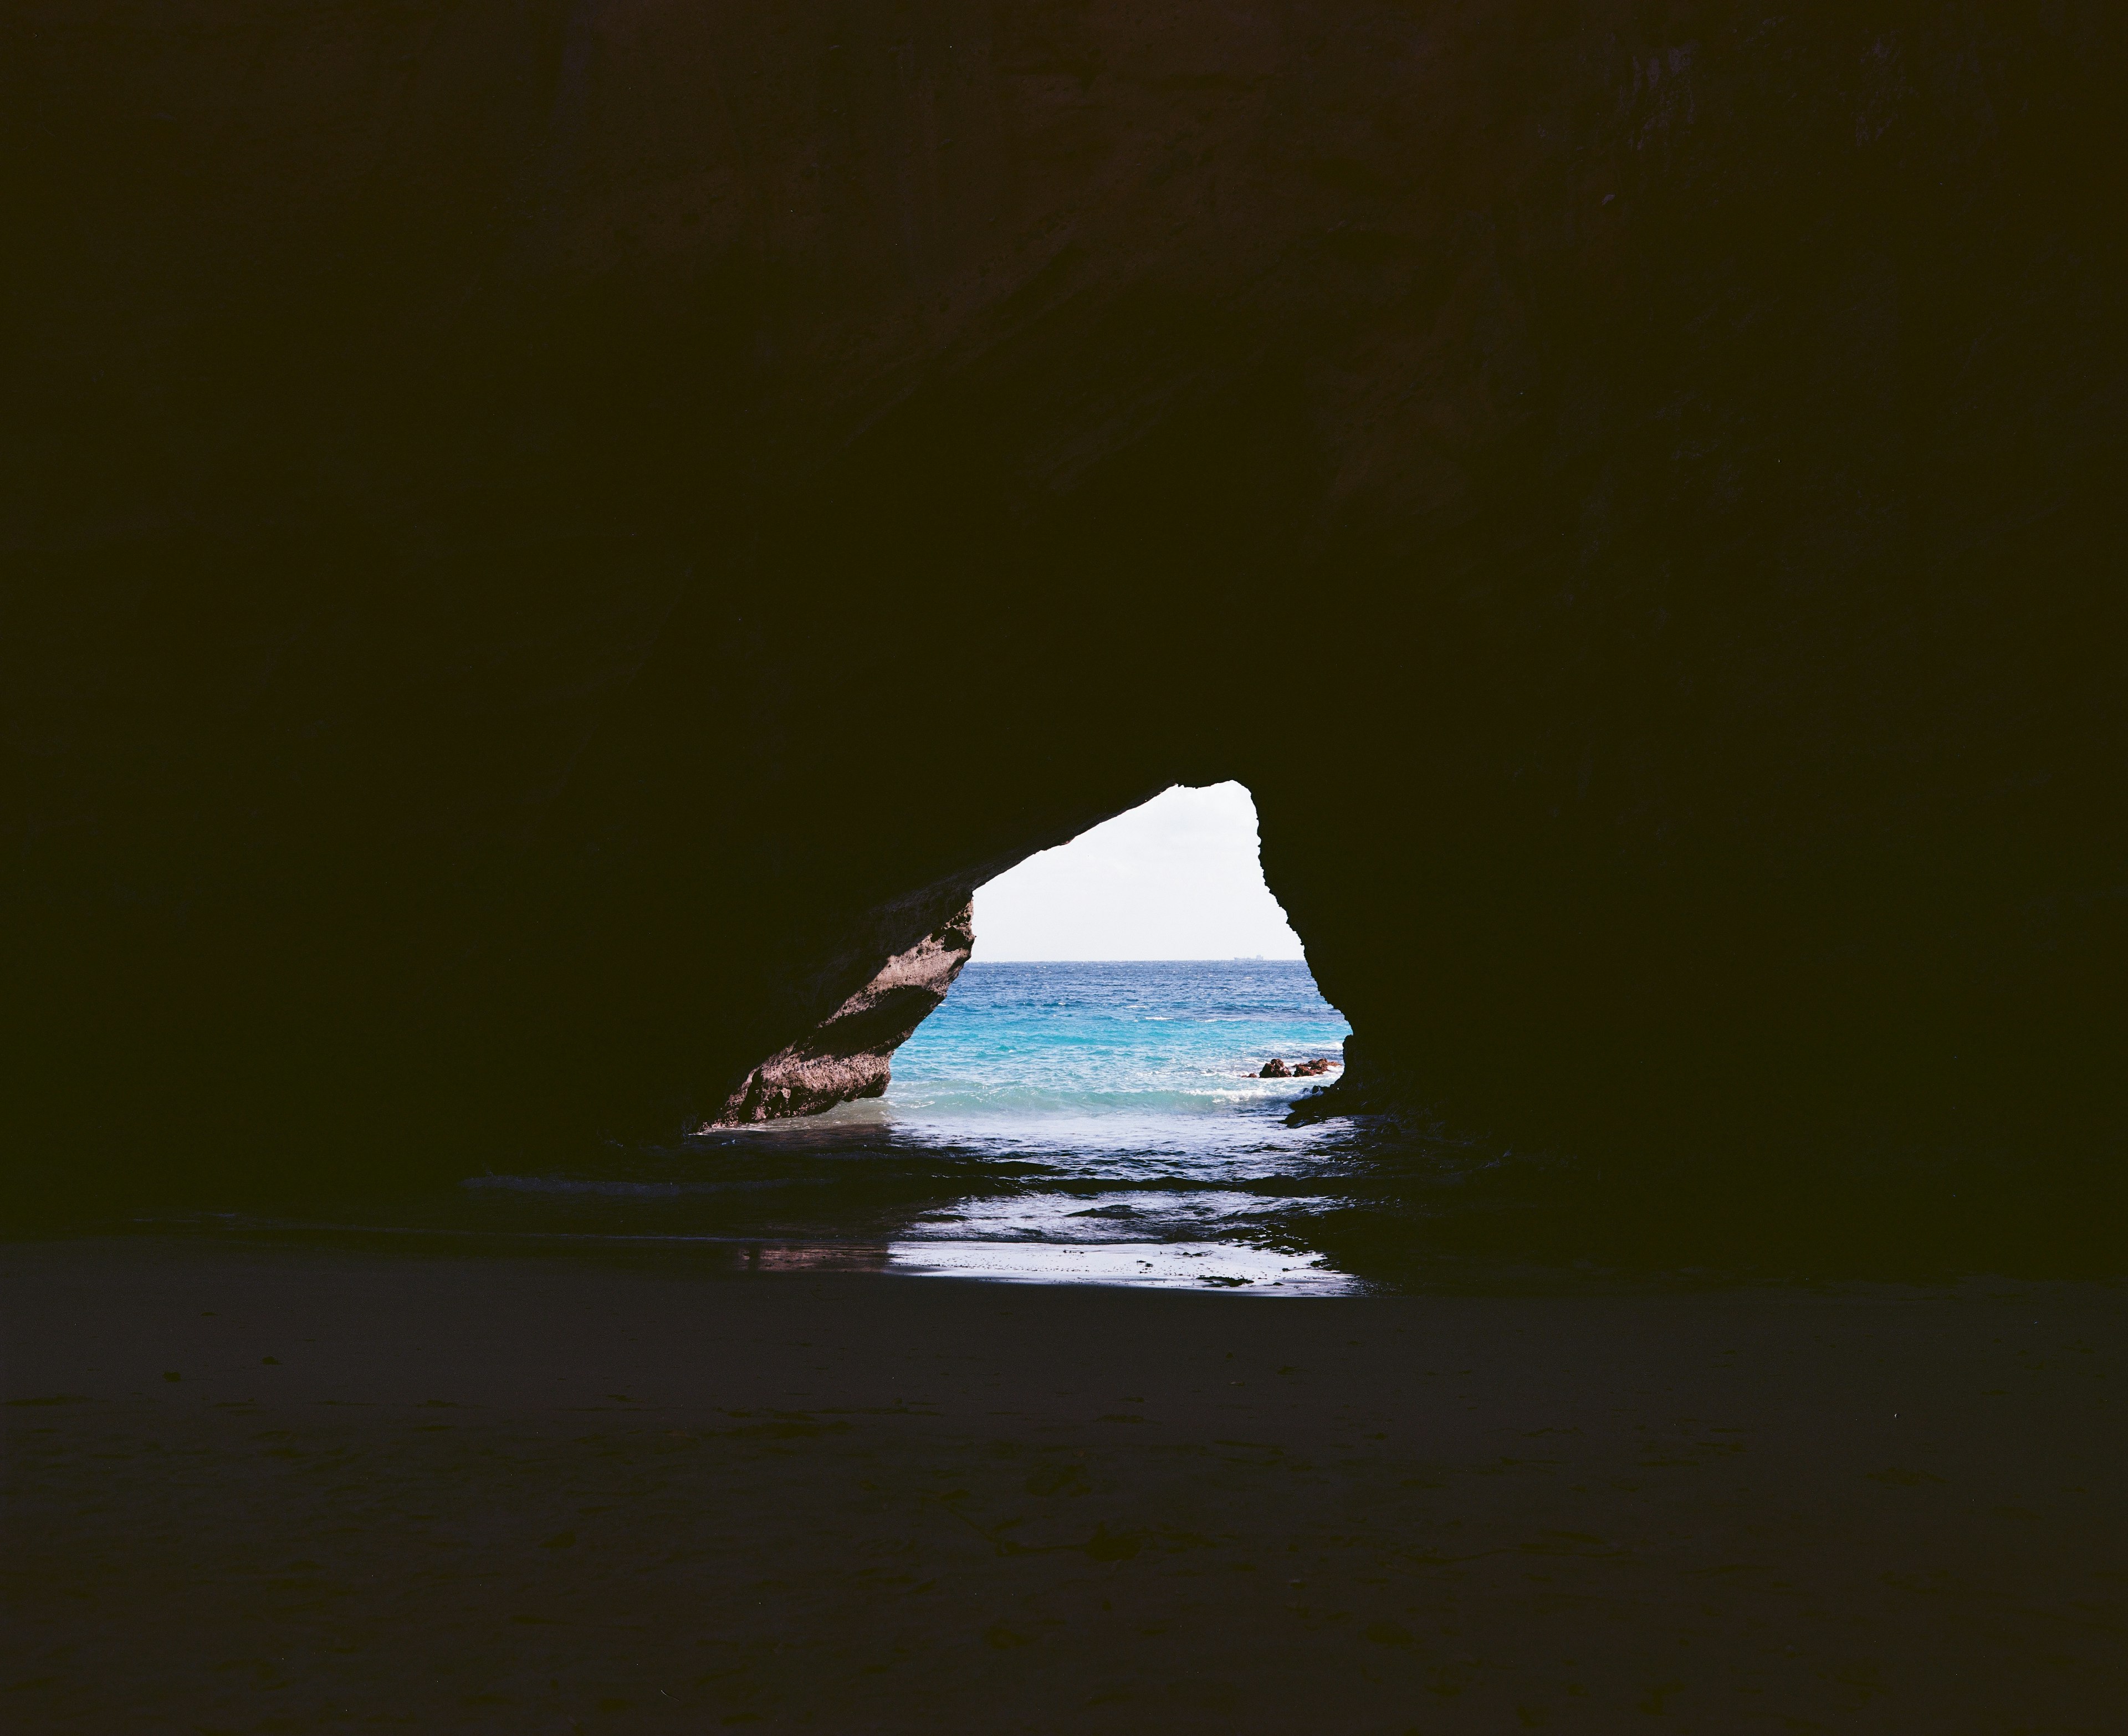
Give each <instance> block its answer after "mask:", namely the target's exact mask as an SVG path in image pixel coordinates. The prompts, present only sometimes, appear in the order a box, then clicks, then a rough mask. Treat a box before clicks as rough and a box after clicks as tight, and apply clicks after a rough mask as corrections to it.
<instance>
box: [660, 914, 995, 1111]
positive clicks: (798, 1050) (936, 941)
mask: <svg viewBox="0 0 2128 1736" xmlns="http://www.w3.org/2000/svg"><path fill="white" fill-rule="evenodd" d="M974 918H975V910H974V907H973V906H972V905H969V906H966V907H964V908H962V911H961V913H960V914H959V915H957V916H956V917H955V918H953V919H952V921H951V922H950V923H947V924H946V925H945V926H944V927H942V928H940V929H938V930H937V931H936V932H933V933H931V934H927V935H925V936H924V938H923V939H922V940H920V941H919V942H917V943H916V944H915V945H914V946H911V947H910V949H909V950H908V951H906V952H898V953H896V954H895V956H893V957H892V958H891V959H889V960H887V961H886V965H885V966H884V967H882V968H881V971H880V973H879V975H877V976H876V977H874V978H873V979H872V980H871V981H870V982H868V983H867V984H865V985H864V987H863V988H862V989H858V990H857V993H856V994H853V995H852V996H851V997H850V998H848V1000H846V1001H844V1002H843V1004H842V1005H841V1006H839V1007H838V1008H836V1009H835V1010H834V1012H833V1013H829V1015H828V1017H826V1018H824V1019H823V1020H822V1021H821V1022H819V1024H818V1025H816V1026H815V1027H813V1028H812V1029H811V1030H810V1031H809V1032H806V1033H805V1036H802V1037H800V1038H799V1039H798V1041H796V1042H795V1043H791V1044H790V1045H788V1046H786V1047H784V1048H782V1049H779V1050H778V1051H777V1052H776V1053H775V1054H774V1055H771V1056H770V1057H769V1058H768V1059H767V1060H765V1061H763V1062H762V1064H761V1065H759V1066H758V1067H756V1068H755V1069H754V1070H753V1072H752V1073H750V1074H748V1075H747V1078H746V1082H745V1084H743V1085H741V1086H740V1087H739V1089H738V1090H736V1091H734V1093H732V1094H731V1095H730V1097H729V1098H726V1099H725V1101H724V1107H723V1108H721V1109H720V1110H719V1111H718V1112H717V1113H716V1114H715V1116H714V1117H712V1118H711V1119H710V1122H709V1123H708V1125H707V1127H704V1128H703V1129H701V1131H704V1132H706V1131H709V1128H710V1127H739V1126H740V1125H742V1124H743V1123H745V1122H765V1121H774V1120H776V1119H777V1117H781V1116H787V1115H816V1114H818V1113H819V1112H820V1111H821V1110H823V1109H832V1108H834V1106H835V1105H836V1104H837V1103H848V1102H851V1101H852V1100H853V1099H854V1098H861V1097H884V1096H885V1095H886V1088H887V1084H888V1083H889V1081H890V1079H891V1077H892V1068H891V1062H892V1060H893V1057H894V1051H895V1050H897V1049H899V1048H900V1046H902V1045H903V1044H904V1043H905V1042H907V1041H909V1036H910V1032H913V1031H914V1030H915V1028H916V1027H918V1026H919V1025H920V1024H922V1023H923V1022H924V1019H925V1018H926V1017H928V1016H929V1014H930V1013H931V1012H932V1010H933V1008H936V1007H937V1006H938V1003H939V1002H941V1001H943V999H945V998H946V991H947V990H948V989H951V988H952V986H953V979H954V978H955V977H957V976H958V975H960V974H961V967H962V965H965V964H967V961H968V953H969V951H970V949H971V947H972V946H974V945H975V932H974V929H973V927H972V926H971V925H972V923H973V921H974Z"/></svg>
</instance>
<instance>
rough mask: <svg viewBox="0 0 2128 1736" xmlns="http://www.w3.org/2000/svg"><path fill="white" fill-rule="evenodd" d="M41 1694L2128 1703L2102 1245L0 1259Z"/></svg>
mask: <svg viewBox="0 0 2128 1736" xmlns="http://www.w3.org/2000/svg"><path fill="white" fill-rule="evenodd" d="M0 1323H4V1332H5V1341H4V1357H5V1369H4V1389H5V1390H4V1397H5V1399H6V1401H7V1407H6V1408H5V1409H4V1410H0V1418H4V1428H5V1431H6V1432H5V1449H6V1485H5V1501H6V1506H5V1513H4V1523H5V1548H4V1551H0V1576H4V1591H5V1596H6V1606H7V1621H6V1628H5V1633H4V1636H0V1654H3V1655H0V1725H4V1727H5V1728H6V1729H8V1730H10V1731H20V1732H23V1733H31V1732H45V1731H74V1730H81V1731H96V1732H99V1733H104V1732H132V1731H148V1730H165V1729H169V1730H186V1731H230V1732H239V1731H266V1730H273V1731H305V1730H313V1729H370V1728H380V1727H394V1726H396V1727H401V1728H411V1729H420V1730H431V1729H492V1730H496V1731H513V1732H515V1731H530V1732H546V1731H553V1732H560V1731H570V1730H578V1729H582V1730H608V1729H610V1730H614V1731H617V1732H618V1731H626V1730H631V1729H646V1730H648V1729H675V1730H678V1729H708V1728H715V1727H720V1726H722V1725H725V1724H731V1725H741V1724H748V1723H758V1724H770V1725H774V1724H810V1725H812V1726H813V1727H814V1728H816V1729H824V1730H836V1731H848V1730H891V1731H901V1730H912V1731H913V1730H942V1729H943V1730H971V1731H976V1730H980V1731H1011V1730H1030V1731H1048V1730H1083V1729H1177V1730H1199V1729H1202V1730H1214V1729H1218V1730H1237V1729H1239V1730H1257V1729H1263V1730H1272V1729H1277V1730H1287V1729H1313V1728H1318V1727H1323V1728H1330V1729H1339V1730H1353V1731H1384V1732H1404V1731H1412V1730H1417V1731H1423V1732H1441V1731H1462V1730H1468V1731H1501V1730H1514V1729H1554V1730H1577V1729H1587V1730H1609V1729H1663V1728H1669V1729H1700V1730H1710V1731H1731V1730H1758V1729H1765V1730H1769V1731H1784V1730H1807V1729H1829V1730H1841V1731H1850V1730H1872V1731H1874V1730H1886V1731H1893V1730H1896V1731H1929V1732H1942V1731H1967V1730H1970V1731H1988V1732H2004V1731H2010V1730H2092V1731H2101V1730H2106V1731H2111V1730H2117V1729H2121V1728H2124V1727H2128V1645H2124V1639H2128V1631H2124V1630H2128V1551H2124V1549H2123V1544H2124V1543H2128V1525H2124V1517H2128V1492H2124V1480H2123V1477H2122V1476H2121V1465H2122V1463H2124V1454H2123V1450H2122V1446H2121V1440H2122V1423H2123V1421H2124V1417H2123V1387H2122V1379H2123V1373H2122V1349H2123V1345H2124V1336H2123V1331H2122V1328H2123V1326H2124V1324H2128V1294H2124V1293H2123V1291H2122V1290H2121V1288H2118V1287H2105V1286H2092V1285H2069V1284H2031V1283H2012V1282H2007V1281H1998V1282H1988V1281H1978V1280H1976V1281H1970V1282H1967V1283H1961V1284H1959V1285H1957V1286H1955V1287H1950V1288H1942V1289H1936V1290H1923V1289H1914V1288H1850V1289H1845V1290H1839V1291H1831V1290H1816V1291H1812V1290H1800V1289H1777V1288H1765V1289H1748V1290H1746V1289H1728V1290H1701V1291H1695V1292H1684V1291H1672V1292H1661V1293H1593V1292H1592V1293H1585V1294H1575V1295H1558V1294H1552V1295H1536V1294H1523V1295H1515V1294H1460V1295H1452V1296H1426V1295H1405V1296H1366V1297H1348V1298H1331V1299H1309V1300H1290V1299H1269V1298H1264V1297H1252V1296H1237V1295H1228V1294H1204V1295H1195V1294H1187V1293H1181V1294H1177V1293H1135V1292H1126V1291H1118V1290H1100V1289H1082V1288H1034V1287H1007V1286H1000V1285H984V1284H976V1283H965V1282H955V1281H941V1280H924V1279H914V1278H881V1277H876V1276H870V1275H865V1274H853V1273H837V1272H826V1273H808V1272H804V1271H796V1272H790V1271H786V1272H779V1273H772V1274H770V1273H762V1274H748V1275H743V1276H735V1275H731V1274H729V1273H726V1272H724V1271H722V1270H720V1271H718V1272H715V1273H711V1272H707V1271H700V1270H696V1269H691V1268H690V1267H689V1266H688V1265H687V1264H686V1263H684V1262H683V1261H681V1260H678V1259H674V1260H672V1261H670V1262H666V1263H662V1264H646V1265H640V1266H632V1267H625V1268H623V1267H616V1266H612V1265H601V1264H591V1263H588V1262H586V1261H582V1260H579V1259H502V1258H449V1257H427V1256H415V1255H386V1254H379V1253H370V1252H360V1251H346V1250H330V1249H320V1248H314V1247H312V1248H306V1247H298V1246H289V1245H270V1244H260V1245H253V1244H245V1243H232V1242H226V1241H216V1240H204V1239H202V1240H182V1239H174V1238H166V1239H146V1238H143V1239H122V1240H94V1241H75V1242H26V1243H17V1244H13V1245H8V1246H6V1247H4V1248H0Z"/></svg>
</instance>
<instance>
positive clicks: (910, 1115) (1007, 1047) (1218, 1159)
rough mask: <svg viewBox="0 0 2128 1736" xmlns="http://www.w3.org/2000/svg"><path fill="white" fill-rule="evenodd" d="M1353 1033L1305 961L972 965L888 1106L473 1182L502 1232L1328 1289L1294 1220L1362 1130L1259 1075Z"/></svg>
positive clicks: (771, 1255)
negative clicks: (1316, 1117)
mask: <svg viewBox="0 0 2128 1736" xmlns="http://www.w3.org/2000/svg"><path fill="white" fill-rule="evenodd" d="M1349 1028H1350V1027H1348V1026H1347V1024H1346V1022H1345V1020H1344V1017H1343V1016H1342V1014H1341V1013H1338V1011H1337V1008H1334V1007H1332V1006H1331V1005H1330V1004H1329V1003H1328V1002H1327V1001H1325V1000H1324V999H1323V997H1322V996H1321V994H1318V992H1317V990H1316V987H1315V984H1314V980H1313V978H1311V977H1310V976H1309V974H1308V970H1307V967H1306V966H1305V965H1303V964H1300V963H1298V962H1292V963H1289V962H1285V961H1282V960H1231V961H1214V962H1199V961H1189V962H1166V961H1163V962H1157V963H1141V964H1118V963H1101V964H1025V963H997V964H985V963H982V962H981V961H977V962H976V963H973V964H971V965H969V966H968V967H967V970H965V971H964V972H963V973H962V976H961V979H960V980H959V982H958V983H957V984H956V985H955V986H954V989H953V991H952V994H950V995H949V996H948V998H947V1000H946V1002H945V1003H944V1004H943V1006H941V1007H940V1008H938V1011H937V1012H936V1013H933V1014H932V1016H931V1017H929V1019H927V1020H926V1021H925V1022H924V1024H923V1025H921V1026H920V1027H918V1029H917V1031H916V1032H915V1034H914V1036H912V1037H911V1038H910V1041H908V1042H907V1043H906V1044H905V1046H903V1047H902V1049H901V1050H900V1052H899V1053H898V1054H897V1055H895V1060H894V1077H893V1081H892V1084H891V1086H890V1087H889V1089H888V1091H887V1093H886V1097H885V1098H882V1099H875V1100H871V1101H867V1102H863V1103H845V1104H843V1105H842V1106H841V1107H840V1108H836V1109H834V1110H832V1111H830V1112H829V1113H827V1114H825V1115H820V1116H814V1117H806V1118H805V1119H802V1120H797V1121H791V1122H775V1123H771V1124H768V1125H767V1126H765V1127H759V1128H747V1129H738V1130H732V1131H720V1132H718V1133H716V1134H714V1135H709V1136H704V1137H702V1138H701V1139H696V1140H691V1141H687V1142H686V1144H685V1145H682V1146H678V1147H674V1148H671V1149H668V1150H649V1151H629V1152H616V1153H614V1154H610V1155H609V1156H608V1157H607V1158H606V1160H602V1161H601V1163H599V1164H596V1165H591V1166H587V1167H583V1168H580V1169H572V1170H571V1171H570V1172H568V1173H567V1174H541V1175H510V1174H489V1175H482V1176H476V1177H473V1178H470V1179H468V1181H467V1183H465V1185H464V1188H463V1189H462V1190H461V1191H462V1201H463V1204H464V1205H465V1206H466V1207H468V1208H471V1210H472V1212H473V1217H474V1218H475V1219H476V1220H477V1222H478V1223H480V1224H481V1225H482V1226H489V1227H507V1228H519V1229H525V1228H530V1229H543V1230H547V1231H566V1232H569V1233H582V1234H612V1235H624V1236H672V1237H682V1238H701V1239H705V1240H718V1241H721V1242H726V1243H731V1244H734V1245H748V1249H749V1251H748V1254H747V1255H746V1258H747V1259H748V1261H750V1262H751V1263H753V1264H767V1265H789V1264H824V1265H841V1266H848V1265H850V1264H859V1265H866V1264H869V1265H872V1266H875V1267H876V1268H879V1269H887V1270H895V1271H904V1272H909V1273H912V1274H940V1275H956V1276H969V1277H985V1278H997V1279H1011V1280H1020V1281H1030V1282H1039V1281H1076V1282H1096V1283H1133V1284H1152V1285H1164V1286H1170V1285H1191V1286H1197V1285H1203V1286H1209V1287H1216V1288H1230V1289H1237V1290H1238V1289H1244V1288H1246V1289H1252V1290H1258V1289H1261V1290H1265V1291H1270V1290H1278V1291H1282V1292H1284V1293H1288V1294H1290V1293H1295V1292H1309V1291H1323V1290H1334V1289H1337V1288H1343V1287H1344V1286H1345V1282H1346V1281H1345V1280H1344V1278H1342V1274H1338V1273H1337V1272H1336V1271H1334V1270H1332V1269H1331V1268H1330V1267H1329V1265H1328V1264H1327V1263H1326V1262H1325V1261H1324V1260H1323V1259H1322V1258H1321V1257H1320V1256H1318V1255H1315V1254H1313V1253H1311V1252H1309V1251H1308V1250H1307V1247H1306V1240H1305V1236H1304V1234H1297V1233H1296V1229H1297V1226H1303V1225H1304V1221H1305V1220H1306V1219H1307V1217H1309V1214H1310V1213H1311V1212H1315V1211H1318V1210H1321V1209H1323V1208H1324V1207H1326V1206H1328V1205H1329V1204H1330V1203H1331V1202H1332V1198H1333V1196H1334V1194H1335V1193H1336V1187H1337V1179H1338V1178H1339V1177H1340V1176H1341V1175H1342V1174H1346V1173H1347V1171H1348V1170H1349V1169H1350V1166H1351V1150H1350V1149H1349V1148H1350V1145H1351V1136H1350V1134H1349V1131H1348V1130H1347V1124H1345V1123H1342V1122H1331V1123H1326V1124H1323V1125H1321V1126H1317V1127H1287V1126H1286V1125H1285V1117H1286V1114H1287V1112H1288V1111H1289V1110H1290V1108H1291V1107H1292V1103H1293V1100H1294V1098H1295V1097H1297V1096H1299V1094H1300V1093H1302V1092H1304V1091H1307V1090H1309V1089H1313V1088H1314V1087H1315V1086H1316V1085H1317V1084H1320V1083H1322V1081H1320V1080H1316V1079H1260V1078H1256V1077H1255V1076H1254V1075H1255V1074H1256V1073H1257V1072H1258V1070H1260V1069H1261V1067H1262V1065H1263V1064H1264V1062H1265V1061H1266V1060H1269V1059H1270V1058H1271V1057H1272V1056H1274V1055H1275V1056H1278V1057H1279V1058H1280V1059H1282V1060H1285V1061H1286V1062H1287V1063H1288V1064H1289V1065H1290V1064H1292V1063H1294V1062H1295V1061H1299V1060H1308V1059H1310V1058H1313V1057H1315V1056H1318V1055H1320V1056H1327V1057H1329V1058H1331V1059H1332V1060H1335V1059H1337V1057H1338V1056H1339V1055H1340V1054H1341V1051H1342V1044H1343V1041H1344V1038H1345V1037H1346V1036H1347V1034H1348V1032H1349ZM756 1243H758V1245H754V1244H756Z"/></svg>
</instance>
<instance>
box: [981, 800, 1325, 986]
mask: <svg viewBox="0 0 2128 1736" xmlns="http://www.w3.org/2000/svg"><path fill="white" fill-rule="evenodd" d="M975 956H976V957H977V958H978V959H992V960H1001V959H1158V958H1193V959H1207V958H1252V957H1257V956H1261V957H1263V958H1267V959H1272V958H1285V959H1297V958H1299V956H1301V952H1300V937H1299V936H1298V935H1297V934H1295V933H1294V932H1293V929H1292V927H1291V925H1290V924H1289V923H1287V921H1286V919H1285V911H1283V910H1282V909H1280V908H1279V904H1278V900H1277V899H1274V898H1273V897H1272V896H1271V889H1270V888H1269V887H1268V886H1266V885H1264V877H1263V869H1262V867H1261V865H1260V864H1259V863H1258V861H1257V859H1256V803H1255V802H1254V801H1253V800H1252V799H1251V798H1250V795H1249V793H1248V791H1247V790H1246V789H1245V788H1243V787H1242V785H1239V784H1214V785H1211V786H1210V787H1209V788H1208V789H1203V790H1190V789H1184V788H1177V789H1174V790H1168V791H1167V792H1166V794H1162V795H1157V796H1155V797H1154V798H1153V799H1152V800H1151V801H1149V802H1147V804H1145V805H1144V806H1143V807H1142V808H1134V809H1132V810H1131V811H1130V812H1129V813H1125V814H1119V815H1118V816H1117V817H1116V818H1114V819H1112V820H1109V821H1108V822H1106V823H1104V824H1102V825H1099V826H1096V827H1095V828H1094V829H1093V830H1092V831H1091V832H1082V833H1081V834H1080V835H1079V836H1078V837H1076V838H1074V839H1073V840H1072V841H1071V842H1070V843H1068V844H1066V845H1064V846H1063V847H1061V848H1059V849H1056V850H1045V851H1043V852H1042V854H1041V855H1039V856H1030V857H1029V858H1028V860H1027V861H1024V862H1022V863H1021V864H1020V865H1019V866H1018V867H1017V868H1014V869H1012V870H1009V872H1007V873H1005V874H1001V875H999V876H998V877H997V878H996V879H995V880H992V881H991V882H990V884H989V885H987V886H985V887H983V888H982V889H981V890H979V891H978V892H977V893H976V951H975Z"/></svg>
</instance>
